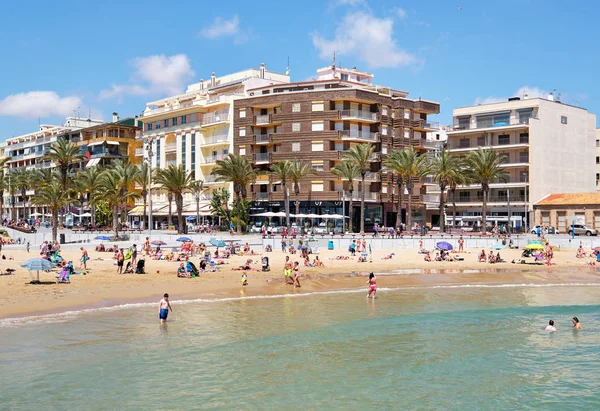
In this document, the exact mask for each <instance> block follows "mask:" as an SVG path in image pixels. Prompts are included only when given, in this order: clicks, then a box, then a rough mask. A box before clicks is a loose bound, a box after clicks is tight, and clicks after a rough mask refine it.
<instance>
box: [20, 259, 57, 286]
mask: <svg viewBox="0 0 600 411" xmlns="http://www.w3.org/2000/svg"><path fill="white" fill-rule="evenodd" d="M20 265H21V267H23V268H26V269H28V270H29V271H37V280H36V281H32V282H31V284H39V283H40V271H48V270H49V269H51V268H52V266H53V264H52V262H50V261H49V260H46V259H44V258H31V259H29V260H27V261H25V262H24V263H21V264H20Z"/></svg>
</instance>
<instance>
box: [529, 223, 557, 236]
mask: <svg viewBox="0 0 600 411" xmlns="http://www.w3.org/2000/svg"><path fill="white" fill-rule="evenodd" d="M538 227H541V226H539V225H536V226H535V227H533V228H532V229H531V234H537V229H538ZM544 234H560V232H559V231H558V228H556V227H552V226H548V227H546V228H545V229H544Z"/></svg>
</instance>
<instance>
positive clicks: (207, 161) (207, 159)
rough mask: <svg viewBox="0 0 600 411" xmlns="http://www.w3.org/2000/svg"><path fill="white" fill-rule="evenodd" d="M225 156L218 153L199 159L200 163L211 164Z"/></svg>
mask: <svg viewBox="0 0 600 411" xmlns="http://www.w3.org/2000/svg"><path fill="white" fill-rule="evenodd" d="M225 157H227V156H226V155H225V154H219V155H217V156H208V157H204V158H203V159H202V160H200V164H212V163H216V162H217V160H223V159H224V158H225Z"/></svg>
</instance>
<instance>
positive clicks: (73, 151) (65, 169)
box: [42, 138, 85, 221]
mask: <svg viewBox="0 0 600 411" xmlns="http://www.w3.org/2000/svg"><path fill="white" fill-rule="evenodd" d="M84 159H85V156H84V155H83V154H82V153H81V151H79V147H77V146H76V145H75V144H73V143H71V142H70V141H69V140H67V139H64V138H59V139H58V140H56V142H54V143H52V145H51V146H50V147H49V148H48V151H47V152H46V153H45V154H44V156H43V157H42V160H43V161H50V162H52V163H54V165H56V167H57V168H58V170H59V172H60V179H61V185H62V189H63V192H64V193H66V192H67V183H68V178H69V173H70V172H71V170H72V167H73V164H75V163H77V162H80V161H83V160H84ZM68 204H69V203H68V202H67V204H65V205H68ZM61 221H64V217H63V216H61Z"/></svg>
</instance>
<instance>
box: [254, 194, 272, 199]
mask: <svg viewBox="0 0 600 411" xmlns="http://www.w3.org/2000/svg"><path fill="white" fill-rule="evenodd" d="M254 200H255V201H269V193H267V192H258V193H254Z"/></svg>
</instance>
